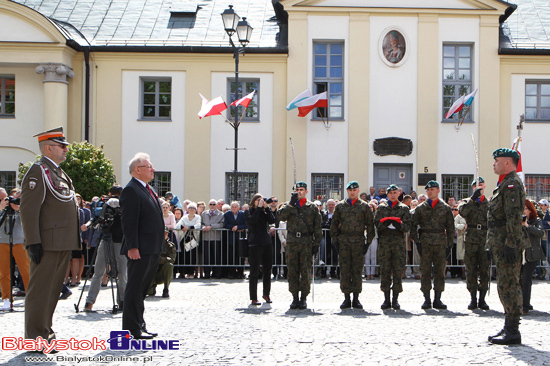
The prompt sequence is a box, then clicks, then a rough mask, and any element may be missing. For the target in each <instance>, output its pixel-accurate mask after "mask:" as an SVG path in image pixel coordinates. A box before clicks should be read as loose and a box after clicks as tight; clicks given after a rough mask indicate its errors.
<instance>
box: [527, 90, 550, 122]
mask: <svg viewBox="0 0 550 366" xmlns="http://www.w3.org/2000/svg"><path fill="white" fill-rule="evenodd" d="M525 121H526V122H550V80H526V81H525Z"/></svg>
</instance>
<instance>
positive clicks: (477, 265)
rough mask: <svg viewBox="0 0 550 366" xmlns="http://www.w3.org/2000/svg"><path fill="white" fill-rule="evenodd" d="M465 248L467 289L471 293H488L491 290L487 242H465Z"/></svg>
mask: <svg viewBox="0 0 550 366" xmlns="http://www.w3.org/2000/svg"><path fill="white" fill-rule="evenodd" d="M464 246H465V251H464V264H465V265H466V288H467V289H468V291H469V292H474V291H475V292H477V291H487V290H488V289H489V260H488V259H487V251H486V250H485V242H483V243H472V242H465V243H464ZM478 278H479V282H478Z"/></svg>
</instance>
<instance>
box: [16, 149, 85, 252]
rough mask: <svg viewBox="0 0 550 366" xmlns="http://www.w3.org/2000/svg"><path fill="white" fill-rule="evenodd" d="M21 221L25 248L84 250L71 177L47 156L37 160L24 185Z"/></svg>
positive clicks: (28, 172) (26, 176) (24, 180)
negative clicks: (30, 246)
mask: <svg viewBox="0 0 550 366" xmlns="http://www.w3.org/2000/svg"><path fill="white" fill-rule="evenodd" d="M20 212H21V223H22V224H23V232H24V234H25V247H26V246H28V245H31V244H38V243H41V244H42V248H43V250H50V251H64V250H78V249H80V234H79V233H80V231H79V214H78V203H77V200H76V196H75V192H74V187H73V183H72V181H71V179H70V178H69V176H68V175H67V174H66V173H65V172H64V171H63V169H61V168H60V167H56V166H55V164H54V163H53V162H52V161H51V160H49V159H48V158H46V157H44V156H43V157H42V158H41V159H40V160H39V161H38V162H36V163H34V164H33V165H32V166H31V167H30V168H29V170H28V171H27V174H25V177H24V178H23V182H22V184H21V207H20Z"/></svg>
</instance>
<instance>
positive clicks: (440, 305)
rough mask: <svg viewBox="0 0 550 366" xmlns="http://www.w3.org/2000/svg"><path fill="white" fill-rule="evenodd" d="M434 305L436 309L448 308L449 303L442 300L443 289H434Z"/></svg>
mask: <svg viewBox="0 0 550 366" xmlns="http://www.w3.org/2000/svg"><path fill="white" fill-rule="evenodd" d="M432 305H433V307H434V309H440V310H445V309H447V305H445V304H444V303H442V302H441V291H434V302H433V304H432Z"/></svg>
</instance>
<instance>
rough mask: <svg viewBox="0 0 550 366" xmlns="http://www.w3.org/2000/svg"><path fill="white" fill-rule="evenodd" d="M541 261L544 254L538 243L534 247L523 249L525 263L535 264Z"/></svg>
mask: <svg viewBox="0 0 550 366" xmlns="http://www.w3.org/2000/svg"><path fill="white" fill-rule="evenodd" d="M541 259H544V252H543V251H542V246H541V245H540V243H537V245H535V246H531V247H529V248H525V260H526V261H527V262H537V261H540V260H541Z"/></svg>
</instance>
